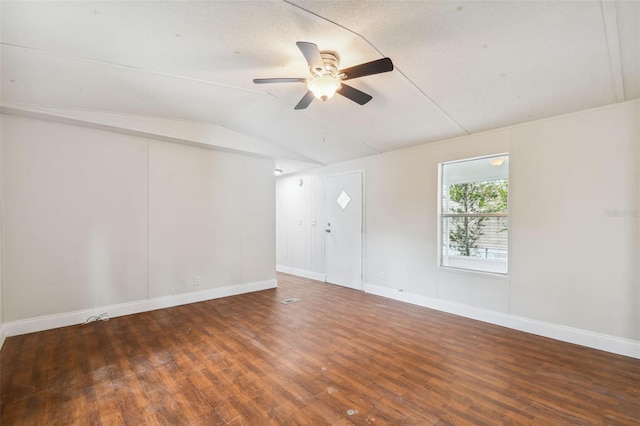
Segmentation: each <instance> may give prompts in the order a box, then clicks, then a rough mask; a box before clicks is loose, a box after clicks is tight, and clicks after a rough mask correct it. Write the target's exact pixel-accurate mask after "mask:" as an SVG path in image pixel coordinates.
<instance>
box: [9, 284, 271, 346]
mask: <svg viewBox="0 0 640 426" xmlns="http://www.w3.org/2000/svg"><path fill="white" fill-rule="evenodd" d="M276 287H278V281H277V280H276V279H275V278H274V279H271V280H265V281H256V282H252V283H246V284H239V285H230V286H225V287H218V288H212V289H208V290H203V291H198V292H193V293H182V294H174V295H171V296H163V297H156V298H153V299H145V300H138V301H135V302H127V303H120V304H117V305H110V306H102V307H99V308H91V309H84V310H81V311H73V312H65V313H62V314H55V315H47V316H42V317H37V318H30V319H26V320H19V321H11V322H7V323H4V329H3V331H4V333H6V335H7V336H17V335H20V334H27V333H34V332H37V331H43V330H50V329H52V328H60V327H67V326H70V325H76V324H82V323H84V322H85V321H86V320H87V318H89V317H92V316H97V315H100V314H102V313H107V314H108V315H109V317H110V318H115V317H120V316H123V315H131V314H137V313H140V312H147V311H154V310H156V309H163V308H170V307H172V306H179V305H186V304H188V303H195V302H202V301H205V300H211V299H219V298H221V297H229V296H236V295H238V294H244V293H251V292H254V291H260V290H268V289H272V288H276ZM0 336H4V334H2V333H1V332H0Z"/></svg>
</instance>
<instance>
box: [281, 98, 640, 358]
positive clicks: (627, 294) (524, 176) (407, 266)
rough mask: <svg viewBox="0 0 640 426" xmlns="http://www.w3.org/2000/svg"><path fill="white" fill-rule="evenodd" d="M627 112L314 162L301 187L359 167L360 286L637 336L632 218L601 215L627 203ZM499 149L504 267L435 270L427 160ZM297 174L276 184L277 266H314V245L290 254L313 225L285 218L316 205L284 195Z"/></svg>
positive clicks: (635, 152)
mask: <svg viewBox="0 0 640 426" xmlns="http://www.w3.org/2000/svg"><path fill="white" fill-rule="evenodd" d="M638 109H639V107H638V101H634V102H628V103H625V104H619V105H615V106H609V107H605V108H600V109H595V110H590V111H585V112H581V113H577V114H573V115H569V116H563V117H557V118H553V119H549V120H544V121H540V122H535V123H531V124H526V125H521V126H516V127H512V128H507V129H501V130H497V131H493V132H488V133H483V134H480V135H472V136H467V137H462V138H456V139H452V140H447V141H442V142H437V143H431V144H426V145H422V146H420V147H414V148H410V149H405V150H400V151H395V152H391V153H387V154H382V155H377V156H372V157H367V158H363V159H360V160H355V161H349V162H346V163H342V164H338V165H333V166H329V167H323V168H320V169H315V170H313V171H312V172H310V173H308V174H307V176H306V180H307V181H309V182H314V183H315V184H316V185H317V186H318V187H317V188H314V189H310V188H307V189H306V191H312V192H321V190H322V189H321V186H322V177H323V176H326V175H328V174H332V173H336V172H341V171H347V170H355V169H364V170H365V200H366V201H365V202H366V205H365V228H366V230H365V243H364V244H365V259H364V261H365V282H366V285H365V289H369V290H372V291H375V292H378V293H379V294H385V295H389V296H390V297H395V296H394V295H398V298H402V300H409V301H412V300H411V297H412V296H407V294H409V295H413V299H414V300H429V301H430V302H429V303H432V304H433V305H434V306H435V305H438V304H440V305H442V306H445V305H446V306H454V305H455V306H458V307H460V306H466V307H471V308H473V309H472V310H474V312H486V313H488V315H489V316H494V317H496V316H499V317H501V318H511V319H513V318H518V321H520V319H523V318H524V319H530V320H532V321H536V322H537V323H538V324H543V323H544V324H551V325H557V326H558V327H560V328H562V327H567V328H571V329H577V330H585V331H587V332H588V333H592V334H598V335H600V334H601V335H604V336H612V337H615V338H621V339H629V340H631V341H635V342H637V341H638V340H640V328H639V321H638V318H639V317H640V314H639V310H640V309H639V306H638V304H639V297H638V295H639V281H640V280H639V277H640V271H639V268H638V252H639V247H640V238H639V237H638V236H639V235H640V230H639V226H638V221H639V219H638V217H637V215H636V216H635V217H634V216H633V215H632V214H631V215H629V216H627V217H618V218H616V217H607V216H606V215H605V211H606V210H616V209H617V210H625V211H631V212H633V211H634V209H636V210H635V212H637V209H638V204H639V203H638V199H639V196H638V194H639V192H640V184H639V181H638V174H639V166H638V156H639V147H638V146H639V143H640V142H639V139H640V137H639V128H638V117H639V113H638ZM502 152H509V153H510V163H511V164H510V173H511V174H510V188H511V205H510V214H511V216H510V221H511V222H510V240H511V246H510V265H509V267H510V273H509V275H508V276H506V277H504V276H492V275H487V274H478V273H469V272H463V271H455V270H447V269H442V268H439V267H438V263H437V257H438V256H437V248H438V247H437V240H438V236H437V193H438V185H437V179H438V164H439V163H441V162H445V161H452V160H458V159H463V158H472V157H478V156H483V155H490V154H496V153H502ZM298 179H299V176H298V175H294V176H284V177H281V178H279V179H278V180H277V185H276V186H277V189H276V192H277V196H278V200H279V202H278V205H277V217H278V224H279V226H278V235H277V245H278V250H277V253H278V258H277V263H278V265H281V266H283V267H291V268H296V269H299V270H303V271H304V270H308V269H311V270H314V271H318V272H324V269H323V266H320V267H318V265H319V264H321V262H322V261H321V259H322V254H323V253H322V252H323V250H324V248H323V246H322V245H319V246H313V247H311V246H308V245H306V248H305V250H311V251H312V254H311V256H310V258H309V256H306V257H305V258H301V257H295V256H292V254H291V253H292V250H294V248H295V247H296V246H297V245H299V244H307V243H306V242H307V241H308V240H310V239H312V238H314V235H313V233H314V232H315V231H316V230H314V229H311V228H303V227H300V226H298V227H296V225H295V223H294V221H295V220H296V219H297V218H298V217H301V218H302V221H303V223H305V222H306V221H308V220H309V219H310V217H312V216H317V215H320V214H321V213H320V210H321V209H322V207H318V206H315V208H309V206H308V203H309V197H299V198H293V197H291V196H290V194H291V193H292V192H293V191H294V190H295V185H296V182H297V180H298ZM305 203H307V204H305ZM283 247H286V249H284V248H283ZM382 272H385V274H386V279H382ZM398 290H403V292H402V294H403V296H402V297H400V296H399V294H400V293H394V292H398ZM452 303H453V305H452ZM465 309H466V308H465ZM465 309H459V311H461V312H462V311H464V310H465ZM638 355H639V356H640V352H639V353H638Z"/></svg>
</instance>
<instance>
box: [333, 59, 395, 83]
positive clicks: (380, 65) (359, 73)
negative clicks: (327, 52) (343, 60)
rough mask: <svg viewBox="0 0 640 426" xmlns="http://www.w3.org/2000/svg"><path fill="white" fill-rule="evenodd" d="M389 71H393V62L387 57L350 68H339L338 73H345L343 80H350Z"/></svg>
mask: <svg viewBox="0 0 640 426" xmlns="http://www.w3.org/2000/svg"><path fill="white" fill-rule="evenodd" d="M389 71H393V62H391V59H389V58H382V59H378V60H375V61H371V62H367V63H364V64H360V65H356V66H353V67H350V68H345V69H343V70H340V74H346V76H345V77H344V78H343V80H351V79H354V78H359V77H364V76H366V75H373V74H380V73H383V72H389Z"/></svg>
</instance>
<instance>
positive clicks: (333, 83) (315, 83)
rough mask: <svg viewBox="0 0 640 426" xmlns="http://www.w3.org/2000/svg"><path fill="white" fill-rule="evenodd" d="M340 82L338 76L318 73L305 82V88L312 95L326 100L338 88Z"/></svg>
mask: <svg viewBox="0 0 640 426" xmlns="http://www.w3.org/2000/svg"><path fill="white" fill-rule="evenodd" d="M340 86H342V84H341V83H340V78H339V77H334V76H332V75H331V74H325V75H320V76H317V77H314V78H312V79H311V80H309V82H308V83H307V89H309V90H310V91H311V92H312V93H313V95H314V96H315V97H316V98H318V99H322V100H323V101H326V100H327V99H330V98H331V97H332V96H333V95H335V94H336V92H337V91H338V90H339V89H340Z"/></svg>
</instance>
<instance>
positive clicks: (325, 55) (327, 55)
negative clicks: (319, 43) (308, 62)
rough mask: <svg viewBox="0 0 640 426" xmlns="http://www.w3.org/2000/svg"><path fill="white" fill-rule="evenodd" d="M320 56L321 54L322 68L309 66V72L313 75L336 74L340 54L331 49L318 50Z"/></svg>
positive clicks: (333, 75)
mask: <svg viewBox="0 0 640 426" xmlns="http://www.w3.org/2000/svg"><path fill="white" fill-rule="evenodd" d="M320 56H322V62H324V69H323V70H322V69H313V68H311V67H309V70H310V71H311V74H312V75H313V76H314V77H319V76H321V75H325V74H330V75H331V76H332V77H337V76H338V68H340V56H339V55H338V53H337V52H334V51H333V50H322V51H320Z"/></svg>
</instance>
